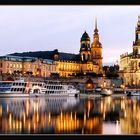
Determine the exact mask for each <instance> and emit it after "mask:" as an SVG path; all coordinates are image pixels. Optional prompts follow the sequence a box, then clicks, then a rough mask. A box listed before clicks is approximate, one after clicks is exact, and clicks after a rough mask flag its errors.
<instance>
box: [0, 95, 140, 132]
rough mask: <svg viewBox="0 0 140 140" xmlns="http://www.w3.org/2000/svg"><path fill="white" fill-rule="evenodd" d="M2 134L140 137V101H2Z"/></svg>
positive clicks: (59, 99) (116, 99) (86, 99)
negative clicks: (139, 135)
mask: <svg viewBox="0 0 140 140" xmlns="http://www.w3.org/2000/svg"><path fill="white" fill-rule="evenodd" d="M0 133H2V134H8V133H11V134H18V133H19V134H26V133H27V134H30V133H31V134H33V133H37V134H140V98H139V97H124V96H121V97H94V98H75V97H46V98H30V99H29V98H11V99H10V98H0Z"/></svg>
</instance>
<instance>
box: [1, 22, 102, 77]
mask: <svg viewBox="0 0 140 140" xmlns="http://www.w3.org/2000/svg"><path fill="white" fill-rule="evenodd" d="M102 59H103V57H102V44H101V43H100V42H99V33H98V29H97V21H96V23H95V29H94V34H93V42H92V43H90V37H89V35H88V34H87V33H86V31H85V32H84V33H83V35H82V37H81V39H80V51H79V54H71V53H63V52H58V50H57V49H56V50H53V51H38V52H23V53H13V54H10V55H7V56H2V57H0V73H9V74H12V73H14V72H18V73H21V74H24V75H25V74H32V75H33V76H42V77H49V76H50V75H51V74H53V73H56V74H58V75H59V76H60V77H69V76H76V75H82V74H83V75H86V74H97V75H98V74H102V73H103V70H102Z"/></svg>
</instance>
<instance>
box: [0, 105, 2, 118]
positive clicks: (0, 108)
mask: <svg viewBox="0 0 140 140" xmlns="http://www.w3.org/2000/svg"><path fill="white" fill-rule="evenodd" d="M0 116H2V106H0Z"/></svg>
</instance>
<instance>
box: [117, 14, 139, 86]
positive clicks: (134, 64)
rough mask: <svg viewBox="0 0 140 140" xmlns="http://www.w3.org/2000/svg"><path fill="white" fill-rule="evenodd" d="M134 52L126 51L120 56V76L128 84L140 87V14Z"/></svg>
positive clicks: (133, 47)
mask: <svg viewBox="0 0 140 140" xmlns="http://www.w3.org/2000/svg"><path fill="white" fill-rule="evenodd" d="M132 49H133V52H132V53H128V52H127V53H124V54H122V55H121V56H120V72H119V74H120V77H121V78H122V79H123V81H124V84H125V85H126V86H139V87H140V16H139V17H138V22H137V26H136V28H135V41H134V42H133V46H132Z"/></svg>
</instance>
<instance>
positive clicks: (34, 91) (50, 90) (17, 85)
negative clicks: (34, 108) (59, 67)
mask: <svg viewBox="0 0 140 140" xmlns="http://www.w3.org/2000/svg"><path fill="white" fill-rule="evenodd" d="M40 96H79V90H77V89H76V88H75V87H74V86H73V85H66V84H61V82H59V81H44V82H31V81H24V79H23V80H16V81H0V97H40Z"/></svg>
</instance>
